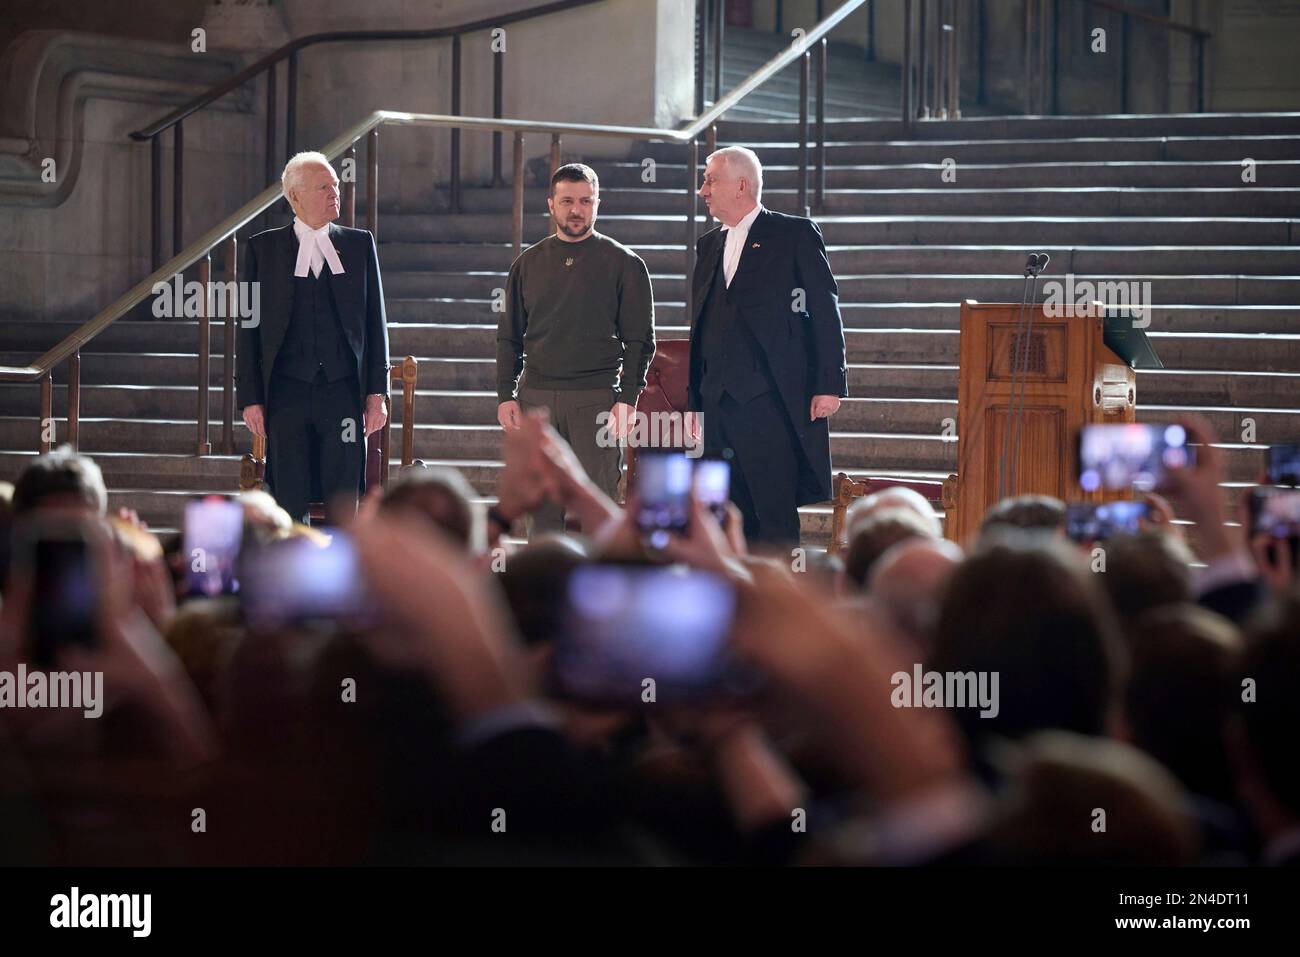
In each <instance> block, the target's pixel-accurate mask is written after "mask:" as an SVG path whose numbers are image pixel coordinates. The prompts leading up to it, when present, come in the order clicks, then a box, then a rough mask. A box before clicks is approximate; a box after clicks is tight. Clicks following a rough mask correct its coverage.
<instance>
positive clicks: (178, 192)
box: [172, 123, 185, 256]
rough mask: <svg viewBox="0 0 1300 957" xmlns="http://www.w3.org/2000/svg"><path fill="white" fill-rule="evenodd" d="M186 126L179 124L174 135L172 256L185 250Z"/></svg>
mask: <svg viewBox="0 0 1300 957" xmlns="http://www.w3.org/2000/svg"><path fill="white" fill-rule="evenodd" d="M184 130H185V124H184V123H177V124H176V132H175V133H174V134H173V135H172V255H173V256H175V255H176V254H177V253H179V252H180V251H181V250H182V249H183V248H184V244H183V243H182V242H181V240H182V238H183V230H182V223H181V217H182V213H184V211H185V135H184Z"/></svg>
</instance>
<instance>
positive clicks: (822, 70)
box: [814, 37, 829, 213]
mask: <svg viewBox="0 0 1300 957" xmlns="http://www.w3.org/2000/svg"><path fill="white" fill-rule="evenodd" d="M828 53H829V51H828V50H827V48H826V38H825V37H822V38H821V41H820V42H819V43H818V44H817V189H816V194H815V195H816V198H815V200H814V202H815V203H816V204H817V212H819V213H820V212H824V211H825V208H826V60H827V55H828Z"/></svg>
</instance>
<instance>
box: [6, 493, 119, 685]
mask: <svg viewBox="0 0 1300 957" xmlns="http://www.w3.org/2000/svg"><path fill="white" fill-rule="evenodd" d="M17 538H18V540H19V548H18V549H17V557H18V559H19V561H20V562H22V563H23V564H24V565H25V566H26V572H27V574H28V575H29V576H30V578H31V582H32V595H31V605H30V609H29V612H28V617H27V630H28V631H27V641H28V647H30V648H31V649H32V651H33V656H34V658H35V660H36V663H37V664H38V665H40V666H41V667H43V668H51V667H54V665H55V664H56V659H57V654H58V650H59V649H60V648H63V647H66V646H69V645H76V646H80V647H83V648H93V647H94V646H95V644H96V642H97V638H96V636H97V633H98V620H97V619H98V615H99V605H100V597H99V581H98V575H97V573H96V568H95V563H94V560H93V558H92V557H91V549H90V543H89V540H88V539H87V536H86V531H85V529H84V527H83V526H82V525H81V524H80V523H79V522H77V521H75V520H64V519H47V518H39V519H32V520H30V521H29V522H27V523H25V524H24V525H23V526H22V527H21V529H20V530H18V531H17Z"/></svg>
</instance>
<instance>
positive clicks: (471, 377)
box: [420, 358, 1300, 409]
mask: <svg viewBox="0 0 1300 957" xmlns="http://www.w3.org/2000/svg"><path fill="white" fill-rule="evenodd" d="M848 383H849V393H850V394H851V395H854V396H863V397H870V398H882V399H883V398H902V399H955V398H956V397H957V367H956V365H939V364H916V365H888V364H882V363H851V364H850V365H849V368H848ZM420 384H421V386H422V387H423V388H430V389H443V390H448V389H456V390H461V389H468V390H472V391H482V392H490V391H493V390H495V388H496V362H495V360H492V359H432V358H430V359H422V360H421V362H420ZM1297 395H1300V375H1297V374H1295V373H1261V372H1215V371H1209V372H1206V371H1191V372H1188V371H1170V370H1150V371H1148V370H1140V371H1139V372H1138V403H1139V405H1141V404H1142V403H1145V402H1150V403H1156V404H1179V405H1183V404H1185V405H1189V406H1196V407H1206V406H1226V407H1252V408H1283V409H1285V408H1292V407H1294V406H1295V405H1296V396H1297Z"/></svg>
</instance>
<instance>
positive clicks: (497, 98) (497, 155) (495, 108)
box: [492, 50, 506, 186]
mask: <svg viewBox="0 0 1300 957" xmlns="http://www.w3.org/2000/svg"><path fill="white" fill-rule="evenodd" d="M505 59H506V54H505V51H504V50H497V51H496V52H494V53H493V54H492V116H493V117H495V118H496V119H498V120H499V119H501V111H502V109H503V108H504V106H503V104H504V100H503V97H504V93H503V89H504V86H505ZM492 185H493V186H504V185H505V180H504V179H502V178H501V131H500V130H493V131H492Z"/></svg>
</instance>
